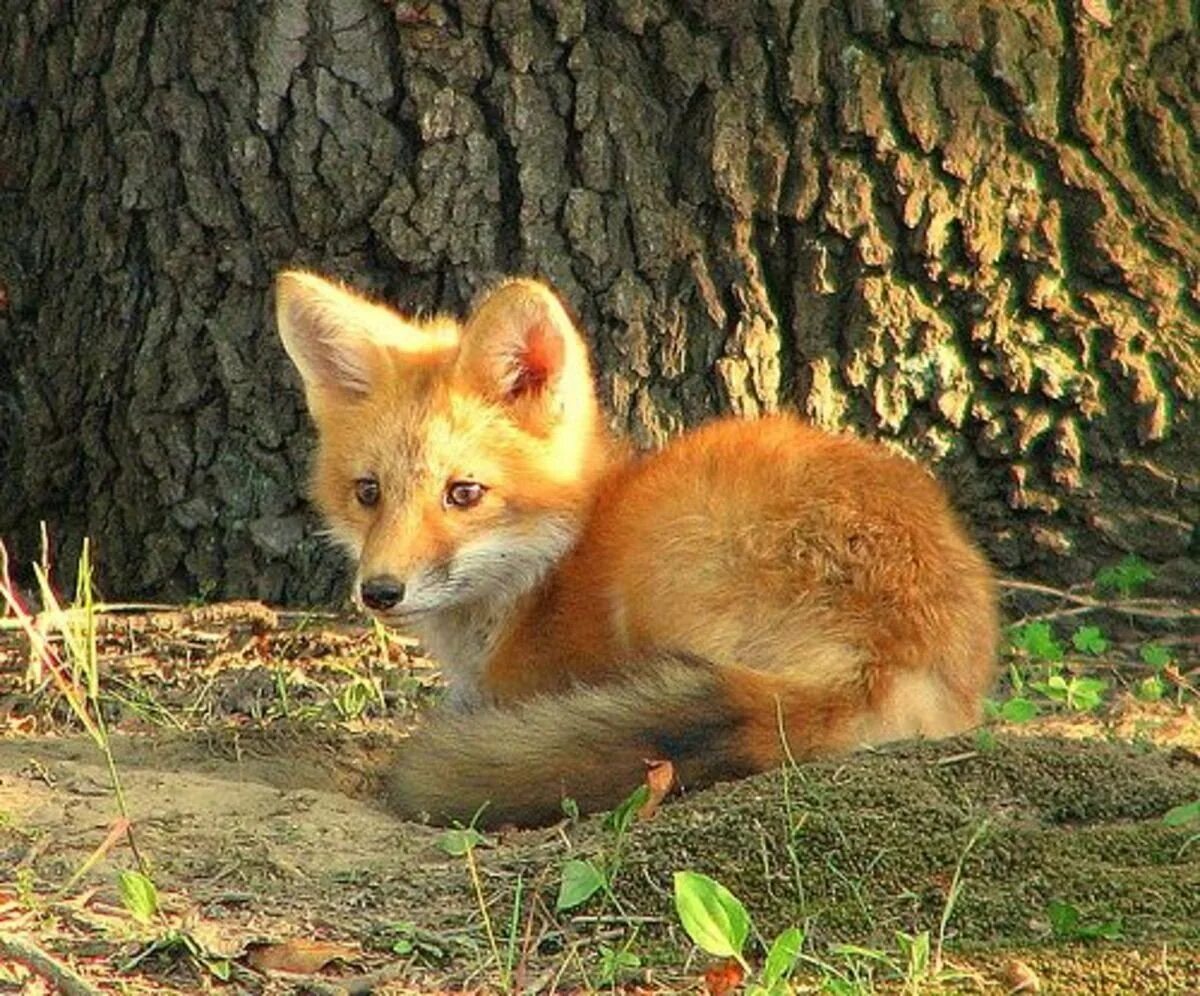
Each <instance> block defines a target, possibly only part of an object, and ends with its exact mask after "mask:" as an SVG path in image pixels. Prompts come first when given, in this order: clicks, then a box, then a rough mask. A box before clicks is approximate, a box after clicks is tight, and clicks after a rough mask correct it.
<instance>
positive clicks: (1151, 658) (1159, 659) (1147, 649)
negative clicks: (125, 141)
mask: <svg viewBox="0 0 1200 996" xmlns="http://www.w3.org/2000/svg"><path fill="white" fill-rule="evenodd" d="M1141 658H1142V662H1143V663H1145V664H1149V665H1150V666H1151V667H1154V668H1164V667H1166V666H1167V665H1168V664H1170V663H1171V651H1169V650H1168V649H1167V648H1166V647H1164V646H1162V645H1161V644H1158V643H1147V644H1146V645H1145V646H1144V647H1142V649H1141Z"/></svg>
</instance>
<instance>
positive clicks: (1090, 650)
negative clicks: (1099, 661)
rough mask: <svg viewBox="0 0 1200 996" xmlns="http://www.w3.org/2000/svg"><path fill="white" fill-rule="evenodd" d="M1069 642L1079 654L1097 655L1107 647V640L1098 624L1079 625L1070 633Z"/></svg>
mask: <svg viewBox="0 0 1200 996" xmlns="http://www.w3.org/2000/svg"><path fill="white" fill-rule="evenodd" d="M1071 644H1072V645H1073V646H1074V647H1075V649H1076V650H1078V651H1079V652H1080V653H1081V654H1091V655H1093V656H1098V655H1100V654H1102V653H1104V651H1106V650H1107V649H1108V640H1106V639H1105V637H1104V634H1103V633H1102V632H1100V627H1099V626H1080V627H1079V628H1078V629H1077V630H1075V632H1074V633H1073V634H1071Z"/></svg>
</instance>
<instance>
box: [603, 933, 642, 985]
mask: <svg viewBox="0 0 1200 996" xmlns="http://www.w3.org/2000/svg"><path fill="white" fill-rule="evenodd" d="M636 940H637V931H636V930H635V931H633V933H632V934H630V935H629V939H628V940H626V942H625V943H624V944H623V945H621V947H619V948H613V947H609V945H607V944H601V945H600V948H599V951H600V967H599V969H598V976H597V978H598V981H599V982H600V984H601V985H604V986H612V985H616V983H617V982H619V981H620V980H621V978H622V976H625V975H628V974H629V973H630V972H635V971H637V970H638V969H639V968H641V967H642V959H641V957H640V956H639V955H638V954H637V953H636V952H634V951H632V950H630V949H631V948H632V947H633V944H634V941H636Z"/></svg>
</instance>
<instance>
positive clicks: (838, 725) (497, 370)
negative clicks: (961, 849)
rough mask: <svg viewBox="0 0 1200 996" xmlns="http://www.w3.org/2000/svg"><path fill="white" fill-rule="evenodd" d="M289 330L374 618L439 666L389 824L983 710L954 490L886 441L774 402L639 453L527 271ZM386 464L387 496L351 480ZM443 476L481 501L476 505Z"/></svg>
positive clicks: (393, 778)
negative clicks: (465, 297)
mask: <svg viewBox="0 0 1200 996" xmlns="http://www.w3.org/2000/svg"><path fill="white" fill-rule="evenodd" d="M277 298H278V300H277V305H278V308H277V311H278V316H279V325H280V332H281V335H282V337H283V341H284V344H285V346H286V347H287V349H288V352H289V354H290V355H291V356H292V359H293V360H294V361H295V363H296V366H297V368H298V369H299V370H300V373H301V376H302V378H303V380H304V385H305V393H306V397H307V400H308V404H309V409H310V411H311V412H312V414H313V418H314V420H315V422H316V425H317V429H318V436H319V445H318V452H317V457H316V464H315V467H314V475H313V494H314V497H315V500H316V502H317V504H318V505H319V506H320V508H321V510H322V512H323V513H324V515H325V517H326V520H327V522H328V523H329V526H330V529H331V531H332V532H333V534H334V535H335V536H336V537H338V539H339V540H340V541H341V542H342V543H343V544H344V545H345V546H346V547H348V548H349V549H350V550H351V551H352V552H353V554H354V555H355V556H356V558H357V560H358V574H359V579H360V580H367V579H371V578H377V577H381V576H385V575H386V576H390V577H392V578H395V579H397V580H398V581H400V582H402V583H403V584H404V595H403V598H402V599H401V600H400V601H399V602H398V603H397V604H396V605H395V606H394V608H393V609H392V610H391V611H390V612H389V613H388V614H387V615H386V617H387V618H388V619H390V620H391V621H394V622H396V623H399V624H403V625H404V626H406V627H410V628H412V629H415V630H416V632H417V633H418V635H420V636H421V637H422V638H423V640H424V641H425V643H426V644H427V646H428V647H429V649H430V651H431V652H432V653H433V654H434V655H435V656H436V657H437V658H438V659H439V660H441V662H442V663H443V665H444V666H445V667H446V668H447V669H448V677H449V680H450V684H451V692H450V704H451V706H452V708H455V709H457V710H459V711H463V710H474V711H473V712H472V713H471V715H470V716H467V717H464V718H462V719H461V720H451V719H445V720H442V721H441V722H437V721H435V722H434V723H432V724H431V725H430V726H429V727H428V728H427V729H426V730H425V731H423V732H421V733H418V735H417V736H415V737H414V739H413V741H412V742H411V744H409V745H408V746H407V748H406V749H405V751H404V752H403V753H402V754H401V756H400V757H399V758H398V759H397V761H396V762H395V765H394V768H393V770H392V772H391V774H390V776H389V789H388V794H389V799H390V801H391V802H392V804H393V805H394V806H395V807H396V808H397V809H398V810H399V811H400V812H402V813H405V814H410V815H411V814H418V813H427V814H429V815H431V816H432V817H433V818H435V819H442V820H444V819H469V818H471V817H472V815H473V814H474V813H475V811H476V810H477V809H478V808H479V806H480V805H481V804H482V803H484V802H486V801H489V800H490V801H491V803H492V806H491V808H490V811H489V812H490V816H489V817H488V818H489V819H491V820H492V821H497V820H511V821H515V822H537V821H541V820H545V819H551V818H553V817H554V815H555V813H556V812H558V804H559V801H560V799H561V797H562V795H563V794H566V795H570V796H572V797H574V798H575V799H576V800H577V801H581V802H582V804H583V805H584V806H585V808H596V807H601V806H605V805H611V804H613V803H615V802H616V801H618V799H619V798H620V796H621V795H622V794H623V791H624V790H627V789H628V788H631V787H632V786H634V785H636V784H637V782H638V781H639V780H640V779H641V777H642V764H643V761H644V760H645V759H669V760H671V761H672V762H673V763H674V764H675V769H676V772H677V774H678V775H679V777H680V779H681V781H682V783H683V784H684V785H686V786H689V787H690V786H694V785H698V784H704V783H706V782H710V781H713V780H715V779H718V778H721V777H735V776H739V775H743V774H746V773H749V772H752V771H758V770H762V769H764V768H767V767H770V766H771V765H774V764H777V763H779V762H780V760H781V759H782V758H783V757H785V756H787V755H788V754H790V755H792V756H795V757H806V756H813V755H819V754H824V753H829V752H831V751H840V750H846V749H849V748H853V747H855V746H858V745H860V744H864V743H879V742H883V741H886V740H892V739H898V738H904V737H911V736H942V735H946V734H950V733H955V732H958V731H961V730H964V729H967V728H969V727H970V726H971V725H973V724H974V723H975V722H977V721H978V719H979V716H980V711H981V706H982V700H983V696H984V694H985V693H986V691H987V688H988V686H989V684H990V682H991V679H992V674H993V667H994V657H995V644H996V639H997V615H996V597H995V590H994V584H993V581H992V577H991V572H990V570H989V568H988V565H987V563H986V561H985V560H984V558H983V557H982V556H981V555H980V553H979V552H978V550H977V549H976V548H975V546H974V544H972V543H971V541H970V540H969V538H968V537H967V535H966V533H965V531H964V530H963V529H962V527H961V526H960V525H959V523H958V521H957V519H956V517H955V516H954V514H953V512H952V511H951V509H950V508H949V505H948V503H947V501H946V499H945V496H944V494H943V493H942V491H941V489H940V488H939V487H938V485H937V483H936V482H935V481H934V480H933V478H932V477H930V476H929V475H928V474H927V473H926V472H925V471H924V470H923V469H922V468H921V467H919V466H918V465H916V464H915V463H913V462H911V461H909V460H907V459H905V458H903V457H901V456H898V455H895V454H893V453H891V452H889V451H888V450H887V449H885V448H884V447H882V446H879V445H877V444H873V443H868V442H865V441H862V440H859V439H856V438H853V437H851V436H837V435H830V434H828V433H825V432H821V431H819V430H817V429H815V428H813V427H812V426H809V425H807V424H805V423H803V422H802V421H800V420H798V419H796V418H792V417H788V416H777V417H773V418H769V419H763V420H760V421H757V422H746V421H737V420H724V421H718V422H715V423H712V424H710V425H708V426H705V427H703V428H701V429H699V430H697V431H695V432H693V433H691V434H688V435H686V436H683V437H681V438H680V439H679V440H677V441H675V442H674V443H672V444H671V445H669V446H668V447H667V448H666V449H664V450H663V451H661V452H659V453H657V454H654V455H647V456H642V457H636V458H635V457H629V456H627V455H626V454H625V451H624V450H623V448H621V447H619V446H617V445H615V444H614V443H613V442H612V441H611V440H610V439H609V438H608V436H607V435H606V433H605V431H604V429H603V425H602V419H601V416H600V414H599V411H598V406H597V404H596V399H595V394H594V391H593V388H592V372H591V369H590V365H589V361H588V356H587V350H586V348H585V345H584V341H583V338H582V337H581V336H580V335H579V333H578V332H577V330H576V329H575V327H574V325H573V324H572V323H571V320H570V318H569V317H568V316H567V314H566V312H565V311H564V310H563V308H562V305H561V304H560V303H559V302H558V300H557V298H555V297H554V295H553V294H552V293H551V292H550V291H549V290H548V289H547V288H545V287H544V286H542V285H540V284H538V283H536V282H533V281H527V280H523V281H510V282H506V283H504V284H502V285H501V286H500V287H499V288H497V289H496V290H495V291H493V292H492V293H491V294H489V295H488V296H487V297H485V298H484V300H483V301H482V302H481V303H480V304H479V306H478V307H477V308H475V309H474V310H473V311H472V312H471V313H470V315H469V316H468V317H467V319H466V320H465V322H463V323H462V324H461V325H459V324H457V323H455V322H453V321H450V320H448V319H444V318H438V319H432V320H429V321H415V320H409V319H406V318H404V317H402V316H400V315H398V314H396V313H395V312H392V311H389V310H387V309H385V308H382V307H380V306H378V305H375V304H371V303H370V302H367V301H365V300H364V299H362V298H360V297H359V296H357V295H355V294H353V293H352V292H350V291H347V290H346V289H344V288H342V287H340V286H338V285H335V284H331V283H328V282H326V281H324V280H322V279H321V278H318V277H314V276H312V275H309V274H284V275H282V276H281V277H280V281H279V287H278V295H277ZM367 476H370V477H374V478H376V479H377V480H378V481H379V483H380V488H381V499H380V501H379V503H378V504H377V505H376V506H374V507H371V508H365V507H363V506H362V505H361V504H360V503H359V502H358V500H357V498H356V496H355V481H356V479H359V478H362V477H367ZM456 480H469V481H474V482H478V483H480V484H482V485H484V486H485V488H486V489H487V490H486V492H485V493H484V496H483V499H482V500H481V501H480V502H479V504H478V505H476V506H474V507H472V508H467V509H463V508H457V507H453V506H452V505H450V504H448V503H447V501H446V500H445V495H446V489H447V487H448V485H449V484H450V483H452V482H454V481H456Z"/></svg>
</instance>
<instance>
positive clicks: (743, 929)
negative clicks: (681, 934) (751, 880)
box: [675, 871, 750, 961]
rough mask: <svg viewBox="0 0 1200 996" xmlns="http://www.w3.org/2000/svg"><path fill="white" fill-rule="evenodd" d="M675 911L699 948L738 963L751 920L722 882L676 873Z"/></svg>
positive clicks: (689, 873) (696, 873) (685, 873)
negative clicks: (735, 959)
mask: <svg viewBox="0 0 1200 996" xmlns="http://www.w3.org/2000/svg"><path fill="white" fill-rule="evenodd" d="M675 911H676V912H677V913H678V914H679V920H680V922H681V923H682V924H683V929H684V930H686V931H687V934H688V937H690V938H691V939H692V941H693V942H694V943H695V944H696V945H697V946H698V947H700V948H701V949H703V950H704V951H707V952H708V953H709V954H711V955H716V957H718V958H737V959H738V960H739V961H740V960H741V957H742V948H743V947H744V946H745V944H746V937H747V936H748V935H749V933H750V917H749V915H748V914H747V913H746V908H745V907H744V906H743V905H742V904H741V902H740V901H739V900H738V898H737V897H736V896H735V895H734V894H733V893H732V892H730V891H729V890H728V889H726V888H725V886H723V885H721V883H719V882H714V881H713V880H712V879H711V878H709V877H708V876H707V875H701V874H699V873H698V872H690V871H681V872H676V873H675Z"/></svg>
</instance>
